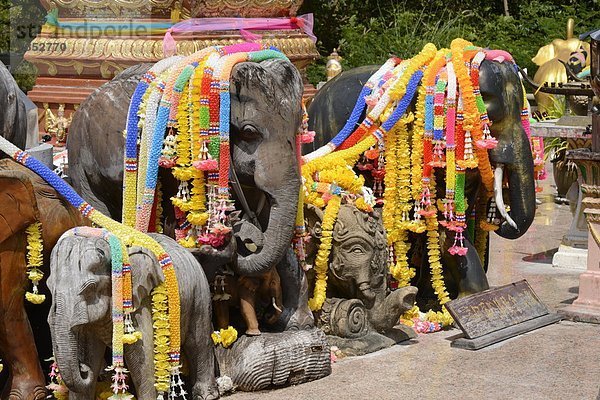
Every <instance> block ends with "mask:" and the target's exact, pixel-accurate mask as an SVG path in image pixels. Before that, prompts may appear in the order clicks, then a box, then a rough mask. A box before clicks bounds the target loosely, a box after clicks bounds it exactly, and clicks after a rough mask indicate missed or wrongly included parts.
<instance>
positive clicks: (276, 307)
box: [272, 297, 283, 313]
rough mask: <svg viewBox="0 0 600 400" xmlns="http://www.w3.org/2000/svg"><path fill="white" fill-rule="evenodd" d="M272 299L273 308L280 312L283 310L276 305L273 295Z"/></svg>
mask: <svg viewBox="0 0 600 400" xmlns="http://www.w3.org/2000/svg"><path fill="white" fill-rule="evenodd" d="M272 299H273V308H274V309H276V310H277V312H280V313H282V312H283V310H282V309H281V308H279V307H278V306H277V302H276V301H275V297H273V298H272Z"/></svg>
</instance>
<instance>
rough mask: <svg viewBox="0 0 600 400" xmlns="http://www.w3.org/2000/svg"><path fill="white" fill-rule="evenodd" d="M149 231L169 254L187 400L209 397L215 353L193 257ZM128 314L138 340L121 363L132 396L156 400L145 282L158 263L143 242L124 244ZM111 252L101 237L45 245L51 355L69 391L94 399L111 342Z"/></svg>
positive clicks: (206, 293) (156, 280)
mask: <svg viewBox="0 0 600 400" xmlns="http://www.w3.org/2000/svg"><path fill="white" fill-rule="evenodd" d="M151 236H152V237H153V238H154V239H155V240H156V241H157V242H158V243H159V244H160V245H161V246H163V248H164V249H165V251H167V252H168V253H169V255H170V256H171V259H172V260H173V265H174V266H175V274H176V276H177V281H178V283H179V293H180V301H181V316H182V318H181V343H182V354H183V355H184V357H185V360H186V362H187V365H188V366H189V383H190V385H191V386H192V391H191V393H192V398H193V399H216V398H218V397H219V392H218V388H217V384H216V379H215V354H214V345H213V342H212V339H211V333H212V331H213V330H212V321H211V318H212V315H211V299H210V290H209V286H208V282H207V280H206V277H205V275H204V272H203V270H202V268H201V267H200V265H199V264H198V261H197V260H196V259H195V258H194V257H193V256H192V255H191V254H190V253H189V252H188V251H187V250H185V249H184V248H183V247H181V246H180V245H179V244H177V243H176V242H175V241H174V240H173V239H171V238H168V237H166V236H164V235H159V234H151ZM129 256H130V262H131V266H132V267H131V270H132V282H133V285H132V286H133V306H134V309H135V312H134V313H133V315H132V319H133V322H134V325H135V327H136V329H137V330H138V331H139V332H141V333H142V340H139V341H138V342H136V343H134V344H131V345H125V350H124V356H125V362H126V364H127V366H128V369H129V371H130V376H131V380H132V382H133V386H134V387H135V389H136V393H137V398H138V399H147V400H150V399H156V396H157V393H156V389H155V387H154V363H153V360H154V353H153V341H152V337H153V329H152V328H153V327H152V299H151V296H150V294H151V291H152V289H153V288H154V287H155V286H157V285H159V284H160V283H161V282H163V281H164V276H163V273H162V270H161V266H160V264H159V262H158V260H157V259H156V257H155V256H154V255H153V254H152V253H151V252H150V251H148V250H147V249H144V248H139V247H133V248H131V249H130V250H129ZM110 265H111V253H110V246H109V243H108V242H107V241H106V240H105V239H103V238H101V237H98V238H95V237H82V236H77V235H70V234H69V233H67V234H65V235H64V236H63V237H62V238H61V239H60V241H59V242H58V243H57V245H56V246H55V247H54V250H53V251H52V259H51V266H50V269H51V271H50V276H49V278H48V287H49V288H50V290H51V292H52V309H51V312H50V314H49V316H48V323H49V325H50V331H51V333H52V341H53V347H54V355H55V358H56V362H57V364H58V367H59V368H60V372H61V376H62V379H63V381H64V383H65V385H66V386H67V388H68V389H69V391H70V392H69V398H70V399H71V400H76V399H91V398H94V393H95V386H96V381H97V379H98V376H99V374H100V372H101V371H102V368H103V367H104V353H105V350H106V347H107V346H109V345H110V344H111V343H112V342H111V339H112V319H111V267H110Z"/></svg>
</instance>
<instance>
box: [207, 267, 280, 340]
mask: <svg viewBox="0 0 600 400" xmlns="http://www.w3.org/2000/svg"><path fill="white" fill-rule="evenodd" d="M212 286H213V290H212V292H213V304H214V309H215V317H216V321H217V328H219V329H226V328H227V327H228V326H229V322H230V318H229V310H230V307H231V306H232V305H237V304H239V307H240V311H241V314H242V317H243V319H244V322H245V323H246V335H249V336H258V335H260V334H261V332H260V329H259V323H258V318H257V316H256V302H257V300H265V301H266V302H267V303H269V304H270V305H271V306H272V308H273V311H272V312H271V313H270V316H269V317H268V318H267V320H266V322H267V323H268V324H273V323H275V321H277V319H278V318H279V316H280V315H281V313H282V312H283V296H282V290H281V279H280V277H279V273H278V272H277V269H276V268H272V269H271V270H270V271H267V272H266V273H264V274H262V275H260V276H258V277H250V276H235V275H233V274H232V273H221V274H217V275H216V276H215V280H214V282H213V285H212Z"/></svg>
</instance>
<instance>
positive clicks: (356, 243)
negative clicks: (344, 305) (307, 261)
mask: <svg viewBox="0 0 600 400" xmlns="http://www.w3.org/2000/svg"><path fill="white" fill-rule="evenodd" d="M387 253H388V252H387V246H386V236H385V230H384V228H383V223H382V221H381V213H380V212H379V210H377V211H375V212H374V213H373V214H367V213H364V212H362V211H360V210H358V209H357V208H356V207H354V206H352V205H346V204H345V205H342V207H341V208H340V212H339V215H338V219H337V221H336V223H335V226H334V230H333V245H332V249H331V255H330V258H329V260H330V264H329V266H330V268H329V285H330V286H331V289H332V290H333V291H334V292H335V295H336V296H339V297H345V298H359V299H362V300H363V301H365V305H367V306H369V303H372V302H373V301H374V300H375V296H376V294H377V293H379V292H382V291H385V285H386V280H385V277H386V262H387V255H388V254H387Z"/></svg>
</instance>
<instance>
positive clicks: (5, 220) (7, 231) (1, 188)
mask: <svg viewBox="0 0 600 400" xmlns="http://www.w3.org/2000/svg"><path fill="white" fill-rule="evenodd" d="M38 218H39V212H38V208H37V202H36V199H35V192H34V191H33V185H32V183H31V181H30V179H29V177H28V176H27V175H25V174H24V173H22V172H20V171H15V170H0V243H2V242H4V241H5V240H6V239H8V238H9V237H11V236H12V235H14V234H15V233H17V232H20V231H21V230H23V229H25V228H26V227H27V226H29V225H30V224H32V223H34V222H35V221H37V220H38Z"/></svg>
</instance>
